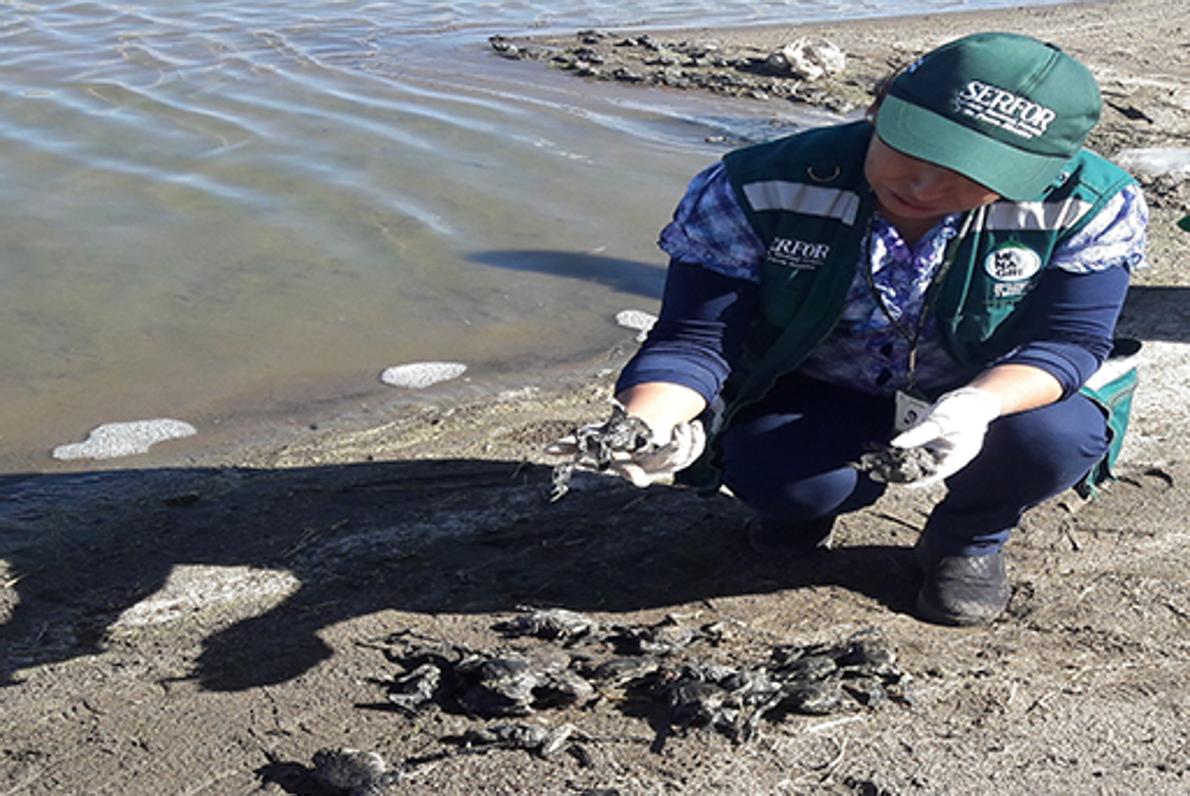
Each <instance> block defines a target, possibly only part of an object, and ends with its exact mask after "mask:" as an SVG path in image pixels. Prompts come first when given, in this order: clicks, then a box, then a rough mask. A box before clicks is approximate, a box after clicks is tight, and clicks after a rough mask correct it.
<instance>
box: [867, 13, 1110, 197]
mask: <svg viewBox="0 0 1190 796" xmlns="http://www.w3.org/2000/svg"><path fill="white" fill-rule="evenodd" d="M1101 105H1102V102H1101V100H1100V97H1099V86H1098V85H1097V84H1096V83H1095V78H1094V77H1092V75H1091V73H1090V72H1089V71H1088V70H1087V68H1086V67H1085V66H1083V65H1082V64H1080V63H1079V62H1078V61H1076V60H1074V59H1073V58H1071V57H1070V56H1068V55H1066V53H1064V52H1062V51H1061V50H1059V49H1058V48H1057V47H1055V46H1054V45H1052V44H1046V43H1045V42H1041V41H1038V40H1037V39H1033V38H1030V37H1028V36H1021V35H1019V34H1015V33H977V34H975V35H973V36H966V37H964V38H961V39H957V40H955V41H952V42H950V43H948V44H944V45H942V46H941V47H939V48H938V49H936V50H933V51H931V52H929V53H926V54H925V55H924V56H922V57H921V58H920V59H919V60H918V61H917V62H916V63H914V64H912V65H910V66H909V67H907V68H906V69H905V70H904V71H903V72H902V73H901V74H900V75H898V76H897V77H896V79H894V80H893V82H892V84H891V85H890V86H889V89H888V94H887V95H886V96H885V97H884V100H883V102H882V103H881V105H880V110H879V111H878V112H877V114H876V132H877V133H878V134H879V135H880V138H881V139H882V140H883V141H884V142H885V143H886V144H888V145H889V146H891V147H892V148H893V149H896V150H899V151H901V152H903V153H904V154H906V155H909V156H911V157H915V158H918V159H920V160H925V161H929V162H930V163H935V164H937V165H939V166H945V167H946V168H948V169H952V170H954V171H957V172H958V173H960V174H962V175H964V176H965V177H968V178H970V179H972V180H975V181H976V182H978V183H980V184H981V185H985V186H987V187H988V188H990V189H991V190H993V191H995V192H996V193H998V194H1000V195H1001V196H1003V197H1005V198H1006V199H1012V200H1016V201H1020V200H1024V199H1030V198H1033V197H1035V196H1037V195H1039V194H1041V193H1043V192H1044V191H1045V190H1046V189H1047V188H1049V187H1050V186H1051V185H1054V184H1056V183H1057V182H1058V179H1059V174H1060V173H1061V172H1062V169H1063V166H1065V165H1066V164H1067V163H1068V162H1069V161H1070V158H1071V157H1073V156H1074V155H1075V154H1076V153H1077V152H1078V151H1079V149H1080V148H1081V147H1082V144H1083V140H1084V139H1085V138H1086V137H1087V133H1089V132H1090V131H1091V128H1092V127H1094V126H1095V123H1096V122H1097V121H1099V110H1100V107H1101Z"/></svg>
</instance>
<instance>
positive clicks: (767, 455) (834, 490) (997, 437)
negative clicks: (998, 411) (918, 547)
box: [723, 376, 1107, 555]
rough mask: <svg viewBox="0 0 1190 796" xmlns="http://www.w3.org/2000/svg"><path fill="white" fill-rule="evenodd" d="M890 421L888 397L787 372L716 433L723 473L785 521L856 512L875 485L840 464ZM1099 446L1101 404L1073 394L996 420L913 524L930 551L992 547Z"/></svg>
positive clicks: (868, 445)
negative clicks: (922, 520) (921, 521)
mask: <svg viewBox="0 0 1190 796" xmlns="http://www.w3.org/2000/svg"><path fill="white" fill-rule="evenodd" d="M892 422H893V400H892V398H880V397H876V396H871V395H866V394H864V393H859V392H855V391H852V390H847V389H843V388H840V387H834V386H831V385H828V384H824V383H822V382H817V381H812V380H809V379H802V378H800V377H797V376H792V377H786V378H785V379H783V380H782V381H781V382H780V383H779V384H778V385H777V386H776V387H775V388H774V389H773V390H772V391H771V392H770V393H769V394H768V395H767V396H765V398H764V400H763V401H761V402H760V403H758V404H755V405H753V406H750V407H748V408H747V409H745V410H744V411H743V412H741V414H740V415H739V417H737V419H736V420H735V421H734V422H733V424H732V426H731V428H730V429H729V430H728V431H727V433H726V434H724V437H723V457H724V458H723V461H724V481H725V483H726V484H727V485H728V486H729V487H730V488H731V490H732V492H734V493H735V495H736V497H737V498H739V499H740V500H742V501H743V502H744V503H746V504H748V505H749V506H751V507H752V508H754V509H755V510H756V511H758V512H759V513H761V514H763V515H767V516H770V517H773V518H774V519H777V520H781V521H788V522H789V523H791V524H793V523H798V522H801V521H808V520H812V519H815V518H818V517H824V516H831V515H836V514H842V513H845V512H849V511H855V510H856V509H859V508H862V507H864V506H867V505H870V504H871V503H873V502H875V501H876V499H877V498H878V497H880V495H881V494H882V493H883V492H884V489H885V486H884V485H883V484H878V483H876V482H874V481H872V480H871V479H869V478H868V477H867V476H866V475H863V474H861V473H859V472H858V471H857V470H856V469H855V468H853V467H850V466H849V463H850V462H856V461H858V460H859V457H860V454H862V453H864V452H865V451H868V450H871V449H872V448H873V447H874V446H880V445H886V444H887V443H888V441H889V439H891V438H892V436H893V434H892ZM1106 451H1107V424H1106V421H1105V418H1104V415H1103V412H1101V411H1100V410H1099V408H1098V407H1097V406H1096V405H1095V404H1094V403H1092V402H1091V401H1089V400H1087V399H1086V398H1084V397H1082V396H1081V395H1078V394H1075V395H1072V396H1070V397H1069V398H1066V399H1064V400H1062V401H1059V402H1057V403H1054V404H1051V405H1049V406H1045V407H1042V408H1040V409H1033V410H1031V411H1028V412H1020V413H1018V414H1014V415H1008V416H1005V417H1001V418H999V419H997V420H995V421H994V422H993V423H992V424H991V425H990V426H989V427H988V433H987V436H986V437H985V438H984V444H983V449H982V450H981V451H980V453H979V456H977V457H976V458H975V460H974V461H973V462H971V463H970V464H968V465H967V466H966V467H964V468H963V469H962V470H960V471H959V472H958V473H955V474H954V475H953V476H951V477H950V478H949V479H947V481H946V486H947V490H948V491H947V495H946V497H945V498H944V499H943V500H942V501H941V502H940V503H939V504H938V505H937V506H936V507H935V508H934V511H933V512H932V513H931V515H930V518H929V520H928V521H927V523H926V527H925V529H924V532H925V534H926V536H927V538H928V540H929V544H930V547H931V549H932V550H935V551H937V552H938V553H940V554H943V555H953V554H962V555H980V554H986V553H990V552H993V551H994V550H997V549H999V548H1000V546H1001V545H1003V544H1004V542H1005V541H1006V540H1007V539H1008V535H1009V534H1010V533H1011V532H1012V529H1013V528H1014V527H1015V526H1016V524H1017V523H1018V522H1019V521H1020V518H1021V514H1022V513H1024V511H1025V510H1026V509H1028V508H1030V507H1032V506H1035V505H1037V504H1038V503H1040V502H1041V501H1043V500H1045V499H1047V498H1049V497H1052V496H1054V495H1056V494H1058V493H1060V492H1062V491H1063V490H1065V489H1067V488H1069V487H1071V486H1073V485H1074V484H1075V483H1076V482H1078V481H1079V479H1081V478H1082V477H1083V476H1084V475H1086V473H1087V472H1088V471H1089V470H1090V469H1091V467H1092V466H1093V465H1094V464H1095V463H1096V462H1097V461H1099V459H1100V458H1102V456H1103V455H1104V453H1105V452H1106Z"/></svg>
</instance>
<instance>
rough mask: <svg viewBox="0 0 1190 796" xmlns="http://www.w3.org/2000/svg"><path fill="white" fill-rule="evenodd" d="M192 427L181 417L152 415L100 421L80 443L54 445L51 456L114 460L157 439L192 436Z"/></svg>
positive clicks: (145, 451) (144, 447) (145, 449)
mask: <svg viewBox="0 0 1190 796" xmlns="http://www.w3.org/2000/svg"><path fill="white" fill-rule="evenodd" d="M197 433H198V431H197V430H195V428H194V426H192V425H190V424H189V423H185V422H183V421H181V420H171V419H169V418H155V419H153V420H133V421H131V422H128V423H104V424H103V425H102V426H98V427H97V428H94V429H92V430H91V433H90V434H88V435H87V439H86V440H84V441H83V442H74V443H71V444H69V445H59V446H58V447H56V448H54V451H53V457H54V458H55V459H60V460H63V461H67V460H71V459H117V458H119V457H121V456H133V455H135V454H138V453H147V452H148V450H149V448H151V447H152V446H153V445H156V444H157V443H158V442H165V441H166V440H170V439H181V438H183V437H192V436H194V435H195V434H197Z"/></svg>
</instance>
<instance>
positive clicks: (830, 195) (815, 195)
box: [744, 180, 859, 226]
mask: <svg viewBox="0 0 1190 796" xmlns="http://www.w3.org/2000/svg"><path fill="white" fill-rule="evenodd" d="M744 196H746V197H747V198H748V203H749V204H750V205H752V209H753V210H755V211H758V212H759V211H761V210H786V211H788V212H791V213H801V214H803V215H808V216H822V217H825V218H837V219H839V220H840V221H842V222H843V223H844V224H847V225H848V226H851V225H853V224H855V216H856V214H857V213H858V212H859V194H857V193H856V192H855V191H840V190H839V189H838V188H823V187H821V186H818V185H805V184H803V183H799V182H788V181H785V180H767V181H765V182H752V183H748V184H747V185H745V186H744Z"/></svg>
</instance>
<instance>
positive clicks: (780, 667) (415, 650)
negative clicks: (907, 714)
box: [382, 609, 912, 753]
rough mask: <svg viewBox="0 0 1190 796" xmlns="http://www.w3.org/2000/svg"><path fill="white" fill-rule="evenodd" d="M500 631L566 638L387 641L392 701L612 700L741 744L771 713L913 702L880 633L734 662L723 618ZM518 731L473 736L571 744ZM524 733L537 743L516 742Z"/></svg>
mask: <svg viewBox="0 0 1190 796" xmlns="http://www.w3.org/2000/svg"><path fill="white" fill-rule="evenodd" d="M494 629H496V630H498V631H499V632H501V633H502V634H503V635H504V637H505V638H507V639H510V640H512V639H525V638H533V639H536V640H545V641H549V642H552V643H553V644H554V646H552V647H548V648H545V649H538V648H537V647H536V646H534V647H530V648H529V649H527V650H525V649H496V650H476V649H470V648H466V647H463V646H460V645H455V644H447V643H443V642H429V643H427V641H426V640H423V639H417V638H412V637H410V636H409V635H407V634H402V633H398V634H394V635H392V636H389V637H388V638H387V639H385V640H384V643H383V645H382V648H383V649H384V651H385V656H386V657H387V658H388V659H389V660H391V661H392V662H393V663H395V664H397V665H398V666H399V667H400V669H401V671H400V673H398V674H397V675H395V676H394V677H393V678H392V679H391V680H390V681H388V683H387V689H388V695H387V698H388V702H389V703H390V704H391V705H393V707H394V708H395V709H396V710H397V711H398V712H400V713H402V714H404V715H407V716H414V715H417V714H418V713H420V712H422V711H424V710H428V709H431V708H433V707H437V708H438V709H441V710H445V711H448V712H451V713H455V714H462V715H468V716H471V717H474V718H477V719H507V718H510V717H518V718H524V717H529V716H534V715H536V714H539V713H541V712H543V711H547V710H552V709H565V708H581V709H586V710H590V709H594V708H596V707H597V706H599V705H601V704H612V705H615V706H617V707H618V709H620V710H621V711H623V712H627V713H630V714H631V715H645V714H648V715H651V716H653V717H654V726H655V727H657V726H658V723H657V721H658V720H657V717H658V716H660V722H659V724H660V729H659V730H658V733H659V739H658V741H659V742H663V737H661V736H667V735H669V734H671V733H673V732H679V733H680V732H685V731H687V730H689V729H691V728H698V727H709V728H711V729H713V730H714V731H716V732H717V733H718V734H720V735H723V736H725V737H727V738H728V739H730V740H731V741H732V742H735V743H746V742H748V741H750V740H752V739H754V738H755V737H756V736H757V735H758V734H759V731H760V723H761V721H763V720H772V721H776V720H779V719H780V718H781V717H783V716H786V715H788V714H795V713H796V714H807V715H825V714H830V713H836V712H853V711H858V710H865V709H875V708H877V707H878V706H880V705H882V704H884V703H886V702H890V701H891V702H897V703H900V704H902V705H910V704H912V696H911V694H910V693H909V690H908V688H909V683H910V678H909V677H908V675H906V674H905V673H904V672H903V671H902V670H901V669H900V668H899V667H898V666H897V665H896V655H895V653H894V652H893V650H892V649H891V648H890V647H889V645H888V644H887V642H886V641H884V639H883V638H882V637H881V636H880V635H879V634H878V633H876V632H874V631H865V632H861V633H858V634H856V635H854V636H852V637H850V638H848V639H846V640H844V641H841V642H837V643H811V644H796V643H781V644H775V645H769V646H768V648H767V650H766V652H767V654H766V655H765V656H764V657H762V658H761V659H757V660H743V661H727V660H722V659H720V658H721V656H712V655H709V654H707V651H708V650H714V649H715V648H716V647H718V646H719V644H720V642H721V641H722V640H723V639H724V635H725V633H726V628H725V627H724V626H723V624H722V623H711V624H708V625H703V626H690V625H685V624H682V623H681V622H679V621H678V620H676V619H673V618H666V619H664V620H662V621H660V622H657V623H655V624H649V625H631V624H628V625H621V624H602V623H599V622H597V621H596V620H593V619H590V618H588V617H585V616H583V615H582V614H578V613H575V612H573V611H566V610H560V609H553V610H534V609H527V610H525V611H523V612H522V613H521V614H519V615H517V616H515V617H513V618H511V619H508V620H505V621H502V622H499V623H497V624H496V625H495V626H494ZM498 726H500V725H498ZM510 732H513V731H512V730H508V731H507V732H506V731H505V730H497V729H496V728H495V727H488V728H486V729H485V730H483V731H481V732H480V734H479V735H475V736H474V737H471V738H469V739H465V740H467V742H468V743H471V744H474V743H481V744H483V745H487V746H493V747H497V748H524V749H529V750H531V751H535V752H539V753H546V752H548V753H552V752H553V751H556V750H557V749H556V748H555V747H560V746H562V745H564V742H565V739H564V738H559V737H557V736H548V737H547V736H545V735H540V736H539V734H534V733H529V735H525V734H524V733H521V734H520V735H516V734H515V733H514V734H513V735H509V734H508V733H510ZM484 733H487V734H484ZM570 734H571V733H570V732H567V737H569V736H570ZM530 735H531V736H532V737H531V738H529V736H530ZM517 737H520V738H522V739H528V740H524V742H523V743H522V742H520V741H517V742H515V743H514V740H515V738H517ZM530 740H531V741H532V742H531V743H530V742H529V741H530Z"/></svg>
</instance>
